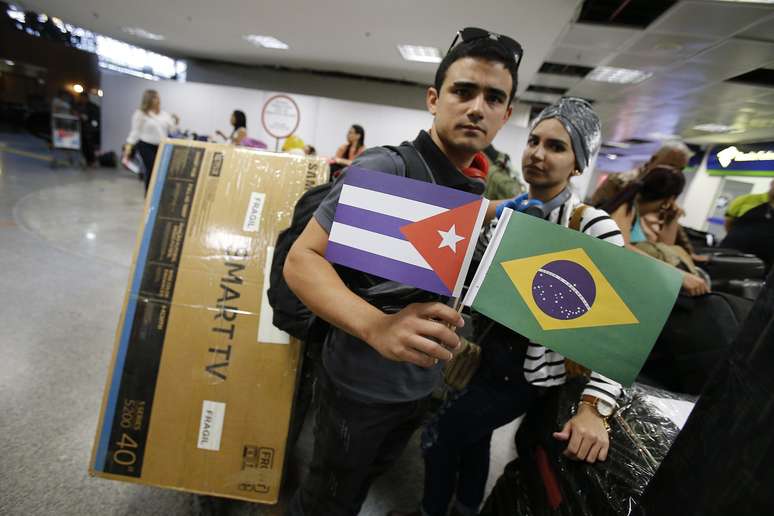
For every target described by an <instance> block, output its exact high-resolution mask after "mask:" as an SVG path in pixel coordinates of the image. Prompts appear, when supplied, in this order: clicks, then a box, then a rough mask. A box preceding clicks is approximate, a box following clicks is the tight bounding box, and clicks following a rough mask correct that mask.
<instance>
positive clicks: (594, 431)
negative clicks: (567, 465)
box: [554, 403, 610, 464]
mask: <svg viewBox="0 0 774 516" xmlns="http://www.w3.org/2000/svg"><path fill="white" fill-rule="evenodd" d="M554 438H555V439H557V440H559V441H568V443H567V448H566V449H565V450H564V456H565V457H568V458H570V459H573V460H585V461H586V462H588V463H589V464H594V463H595V462H596V461H598V460H601V461H603V460H605V459H607V451H608V450H609V449H610V437H609V436H608V434H607V428H605V423H604V422H603V420H602V417H600V416H599V414H597V412H596V411H595V410H594V408H593V407H590V406H589V405H586V404H583V403H581V404H580V405H579V406H578V413H577V414H575V416H574V417H573V418H572V419H570V420H569V421H567V422H566V423H565V424H564V427H563V428H562V431H561V432H554Z"/></svg>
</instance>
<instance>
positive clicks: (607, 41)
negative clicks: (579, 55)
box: [560, 23, 642, 50]
mask: <svg viewBox="0 0 774 516" xmlns="http://www.w3.org/2000/svg"><path fill="white" fill-rule="evenodd" d="M640 34H642V31H641V30H637V29H622V28H617V27H607V26H604V25H590V24H586V23H575V24H573V25H572V26H571V27H570V30H568V31H567V33H566V34H565V35H564V37H563V38H562V40H561V42H560V44H561V45H563V46H567V47H583V48H595V49H605V50H617V49H620V48H622V47H625V46H626V44H627V43H628V42H629V41H632V40H634V39H635V38H636V37H637V36H639V35H640Z"/></svg>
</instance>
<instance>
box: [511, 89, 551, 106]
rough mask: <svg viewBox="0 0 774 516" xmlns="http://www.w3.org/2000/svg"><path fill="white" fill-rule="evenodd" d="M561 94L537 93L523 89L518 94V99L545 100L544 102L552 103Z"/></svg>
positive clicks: (523, 100) (528, 100) (524, 100)
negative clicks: (523, 90) (522, 91)
mask: <svg viewBox="0 0 774 516" xmlns="http://www.w3.org/2000/svg"><path fill="white" fill-rule="evenodd" d="M561 97H562V96H561V95H556V94H551V93H537V92H534V91H525V92H524V93H522V94H521V95H519V100H521V101H522V102H545V103H546V104H553V103H554V102H556V101H557V100H559V99H560V98H561Z"/></svg>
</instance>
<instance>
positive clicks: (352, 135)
mask: <svg viewBox="0 0 774 516" xmlns="http://www.w3.org/2000/svg"><path fill="white" fill-rule="evenodd" d="M358 140H360V135H359V134H357V131H355V128H354V127H350V128H349V131H347V141H348V142H349V143H357V142H358Z"/></svg>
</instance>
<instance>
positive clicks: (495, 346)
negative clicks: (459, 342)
mask: <svg viewBox="0 0 774 516" xmlns="http://www.w3.org/2000/svg"><path fill="white" fill-rule="evenodd" d="M600 140H601V125H600V122H599V117H598V116H597V114H596V113H595V112H594V110H593V109H592V107H591V105H590V104H589V103H588V102H586V101H585V100H583V99H579V98H573V97H569V98H562V99H560V100H559V101H558V102H557V103H556V104H553V105H552V106H549V107H547V108H546V109H544V110H543V111H542V112H541V113H540V114H539V115H538V116H537V118H535V120H534V121H533V122H532V126H531V129H530V134H529V137H528V140H527V146H526V148H525V149H524V153H523V154H522V158H521V162H522V170H523V171H524V179H525V180H526V181H527V183H528V184H529V194H528V196H525V197H526V198H522V197H517V198H516V199H513V200H509V201H507V202H505V203H501V204H500V205H499V206H498V209H497V213H498V216H499V215H500V214H501V213H502V212H501V209H503V208H505V207H508V208H511V209H515V210H517V211H521V209H522V202H527V201H528V202H529V203H532V204H540V205H541V207H542V208H543V209H544V212H543V215H544V217H545V219H546V220H548V221H549V222H553V223H555V224H559V225H561V226H565V227H568V226H569V224H570V221H571V219H572V216H573V214H574V213H575V210H576V209H578V206H580V205H581V201H580V199H578V197H577V196H576V195H574V194H572V192H571V191H570V189H569V185H570V179H571V178H572V177H574V176H577V175H580V174H582V173H583V172H584V171H585V170H586V169H587V168H588V165H589V163H590V162H591V161H592V160H593V157H594V155H595V154H596V153H597V152H598V150H599V144H600ZM583 210H584V211H583V212H581V213H580V215H579V216H580V217H581V219H580V228H582V230H583V231H582V232H583V233H585V234H587V235H589V236H591V237H595V238H599V239H601V240H604V241H606V242H608V243H610V244H611V245H617V246H622V245H623V238H622V237H621V232H620V231H619V230H618V227H617V226H616V224H615V222H614V221H612V220H611V219H610V217H608V215H607V213H605V212H603V211H602V210H599V209H594V208H590V207H586V208H583ZM525 238H529V235H525ZM477 327H479V328H477V330H476V340H477V341H478V342H477V343H478V344H480V346H481V365H480V367H479V369H478V371H477V372H476V374H475V375H474V376H473V378H472V379H471V380H470V382H469V383H468V385H467V386H466V387H465V388H463V389H462V390H460V391H454V392H452V394H450V396H449V398H448V400H447V401H446V402H445V403H444V405H443V406H442V407H441V409H440V410H439V411H438V412H437V414H436V416H434V417H433V419H432V420H431V421H430V423H428V425H427V427H426V428H425V430H424V431H423V433H422V451H423V454H424V458H425V488H424V496H423V499H422V504H421V507H420V509H419V510H417V511H414V512H409V513H406V512H401V511H392V512H391V513H389V516H446V515H447V514H450V516H473V515H476V514H478V507H479V505H480V504H481V502H482V501H483V498H484V489H485V487H486V480H487V475H488V472H489V459H490V446H491V440H492V433H493V431H494V430H495V429H497V428H499V427H501V426H503V425H506V424H508V423H510V422H511V421H513V420H514V419H516V418H517V417H519V416H520V415H522V414H524V413H525V412H527V410H528V409H529V408H530V407H531V406H532V404H533V403H536V402H539V401H538V399H539V398H540V396H541V395H542V394H544V393H545V389H546V388H547V387H553V386H557V385H562V384H563V383H564V382H565V379H566V375H567V373H566V370H565V361H564V357H562V356H561V355H559V354H558V353H555V352H553V351H550V350H549V349H547V348H545V347H543V346H542V345H541V344H539V343H532V342H530V341H529V339H527V338H526V337H523V336H521V335H519V334H517V333H515V332H513V331H511V330H509V329H508V328H506V327H504V326H502V325H500V324H497V323H495V322H494V321H491V320H489V319H487V318H485V317H483V316H482V317H480V320H479V321H477ZM480 327H483V328H480ZM590 375H591V376H590V380H589V382H588V384H587V386H586V388H585V389H584V391H583V395H582V398H581V400H580V402H579V405H578V410H577V413H576V415H575V416H574V417H572V418H571V419H569V420H568V421H567V422H566V423H565V425H564V426H563V428H562V429H561V431H558V432H556V433H554V434H553V437H554V438H555V439H556V440H558V441H560V442H562V443H567V446H566V450H565V455H566V456H567V457H570V458H572V459H577V460H583V461H586V462H589V463H594V462H596V461H598V460H601V461H604V460H606V458H607V452H608V447H609V439H608V434H607V417H609V416H611V415H612V413H613V411H614V409H615V406H616V400H617V398H618V396H619V395H620V393H621V386H620V385H619V384H617V383H616V382H614V381H613V380H610V379H609V378H606V377H604V376H602V375H600V374H598V373H595V372H590ZM455 494H456V501H455V503H454V504H453V505H452V507H451V509H450V508H449V504H450V503H451V500H452V497H453V496H454V495H455ZM449 510H450V511H451V512H449Z"/></svg>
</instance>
